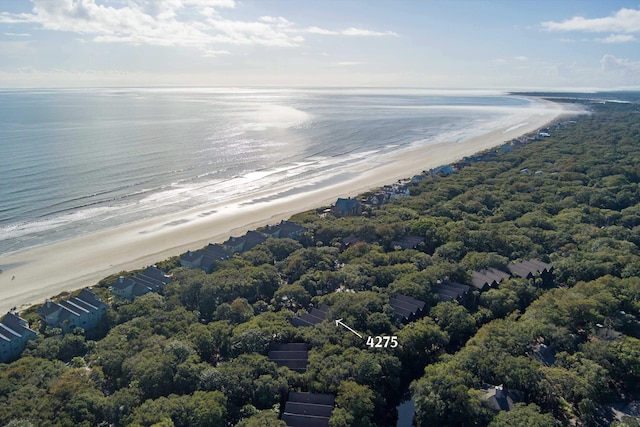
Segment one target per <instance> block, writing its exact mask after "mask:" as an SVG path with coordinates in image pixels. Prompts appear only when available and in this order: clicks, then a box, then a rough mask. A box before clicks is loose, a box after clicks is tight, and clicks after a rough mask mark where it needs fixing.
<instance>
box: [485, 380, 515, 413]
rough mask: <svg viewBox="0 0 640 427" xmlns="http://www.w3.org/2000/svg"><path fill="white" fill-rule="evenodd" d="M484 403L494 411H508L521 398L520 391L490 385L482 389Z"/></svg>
mask: <svg viewBox="0 0 640 427" xmlns="http://www.w3.org/2000/svg"><path fill="white" fill-rule="evenodd" d="M482 391H483V392H484V399H485V404H486V405H487V406H488V407H489V408H491V409H493V410H494V411H510V410H512V409H513V408H514V406H515V404H516V403H518V402H520V401H521V400H522V396H521V393H520V392H518V391H516V390H509V389H506V388H504V387H503V386H501V385H499V386H491V387H488V388H486V389H484V390H482Z"/></svg>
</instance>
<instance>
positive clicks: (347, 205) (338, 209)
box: [331, 197, 362, 218]
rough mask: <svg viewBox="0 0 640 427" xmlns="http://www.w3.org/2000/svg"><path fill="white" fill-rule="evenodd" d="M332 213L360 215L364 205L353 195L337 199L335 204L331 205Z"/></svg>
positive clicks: (342, 215) (341, 215)
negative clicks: (353, 197)
mask: <svg viewBox="0 0 640 427" xmlns="http://www.w3.org/2000/svg"><path fill="white" fill-rule="evenodd" d="M331 213H332V214H333V215H334V216H336V217H339V218H341V217H345V216H358V215H360V214H361V213H362V205H361V204H360V202H359V201H357V200H356V199H352V198H351V197H349V198H347V199H343V198H342V197H341V198H339V199H338V200H336V203H335V205H333V206H332V207H331Z"/></svg>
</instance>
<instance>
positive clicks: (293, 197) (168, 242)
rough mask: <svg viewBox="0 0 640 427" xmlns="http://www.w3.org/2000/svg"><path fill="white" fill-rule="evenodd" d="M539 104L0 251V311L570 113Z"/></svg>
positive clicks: (320, 203)
mask: <svg viewBox="0 0 640 427" xmlns="http://www.w3.org/2000/svg"><path fill="white" fill-rule="evenodd" d="M538 101H540V100H538ZM543 103H544V105H545V107H546V108H537V109H532V110H531V115H530V116H529V117H527V118H526V119H524V120H521V121H520V122H519V123H510V124H508V125H505V126H504V127H502V128H500V129H495V130H493V131H491V132H489V133H486V134H484V135H480V136H476V137H473V138H471V139H469V140H466V141H464V142H451V141H442V142H437V143H434V144H431V145H429V146H427V147H423V148H419V149H413V150H405V151H401V152H399V153H398V154H396V155H392V156H388V157H386V158H385V159H384V161H380V162H372V163H369V164H366V165H364V166H363V165H359V166H358V167H356V168H354V170H346V171H345V172H348V173H349V176H350V178H349V179H346V180H344V181H342V182H339V183H334V184H331V185H326V186H322V187H311V188H310V189H309V191H298V192H293V194H291V192H287V193H286V195H283V196H278V193H284V192H285V191H288V190H290V188H275V187H274V188H272V189H269V190H265V191H263V192H262V193H261V194H255V193H254V194H252V195H251V196H245V197H239V198H236V199H233V200H229V201H226V202H224V203H219V204H212V205H207V206H201V207H197V208H193V209H189V210H185V211H183V212H180V213H178V214H172V215H167V216H161V217H156V218H153V219H149V220H145V221H140V222H135V223H131V224H127V225H123V226H120V227H117V228H113V229H110V230H106V231H101V232H96V233H92V234H90V235H85V236H81V237H77V238H73V239H69V240H65V241H61V242H57V243H53V244H50V245H46V246H40V247H36V248H32V249H27V250H24V251H21V252H16V253H13V254H8V255H6V256H0V268H2V270H3V272H2V274H0V314H1V313H3V312H6V311H7V310H9V309H10V308H12V307H18V309H21V308H25V307H27V306H29V305H33V304H37V303H41V302H44V300H45V299H46V298H48V297H51V296H54V295H57V294H59V293H61V292H63V291H74V290H77V289H80V288H83V287H87V286H92V285H94V284H96V283H97V282H98V281H99V280H101V279H103V278H105V277H107V276H109V275H111V274H115V273H118V272H120V271H122V270H135V269H139V268H143V267H145V266H148V265H151V264H154V263H156V262H159V261H162V260H164V259H167V258H169V257H171V256H174V255H179V254H181V253H183V252H186V251H187V250H196V249H199V248H201V247H203V246H205V245H206V244H208V243H210V242H222V241H224V240H226V239H227V238H228V237H229V236H231V235H235V236H238V235H242V234H244V233H245V232H246V231H248V230H252V229H256V228H258V227H260V226H263V225H267V224H275V223H277V222H279V221H280V220H282V219H288V218H289V217H291V215H293V214H295V213H298V212H303V211H306V210H310V209H314V208H318V207H321V206H326V205H329V204H330V203H332V202H334V201H335V200H336V198H338V197H348V196H356V195H358V194H360V193H363V192H366V191H368V190H371V189H374V188H377V187H381V186H383V185H385V184H390V183H393V182H395V181H396V180H398V179H403V178H410V177H411V176H412V175H415V174H419V173H421V172H422V171H424V170H428V169H431V168H433V167H436V166H441V165H446V164H450V163H453V162H455V161H457V160H460V159H462V158H463V157H465V156H469V155H472V154H474V153H478V152H481V151H483V150H486V149H489V148H492V147H496V146H499V145H502V144H504V143H505V142H506V141H511V140H512V139H514V138H517V137H519V136H522V135H524V134H527V133H530V132H532V131H535V130H537V129H540V128H543V127H545V125H547V124H548V123H549V122H551V121H553V120H555V119H556V118H558V117H559V116H560V115H563V114H571V113H572V111H571V110H568V109H567V108H566V107H563V106H562V105H560V104H556V103H552V102H548V101H543ZM262 200H264V201H262Z"/></svg>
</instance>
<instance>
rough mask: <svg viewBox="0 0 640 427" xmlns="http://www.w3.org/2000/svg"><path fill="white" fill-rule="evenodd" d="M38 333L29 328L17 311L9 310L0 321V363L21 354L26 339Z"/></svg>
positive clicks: (30, 338) (32, 337)
mask: <svg viewBox="0 0 640 427" xmlns="http://www.w3.org/2000/svg"><path fill="white" fill-rule="evenodd" d="M37 335H38V334H37V333H36V331H34V330H32V329H30V328H29V324H28V323H27V321H26V320H24V319H22V318H20V317H19V316H18V313H16V312H9V313H7V314H6V315H5V316H4V317H3V318H2V320H1V321H0V363H7V362H10V361H12V360H15V359H17V358H18V357H20V354H22V351H23V350H24V347H25V346H26V345H27V341H29V340H32V339H34V338H35V337H36V336H37Z"/></svg>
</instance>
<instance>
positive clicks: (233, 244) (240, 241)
mask: <svg viewBox="0 0 640 427" xmlns="http://www.w3.org/2000/svg"><path fill="white" fill-rule="evenodd" d="M268 238H269V237H268V236H267V235H266V234H263V233H260V232H259V231H255V230H251V231H248V232H247V234H245V235H244V236H241V237H230V238H229V240H227V241H226V242H224V243H223V244H222V245H223V246H225V247H226V248H227V249H228V250H231V251H233V252H240V253H242V252H246V251H248V250H250V249H253V248H255V247H256V246H258V245H259V244H261V243H264V242H266V241H267V239H268Z"/></svg>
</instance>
